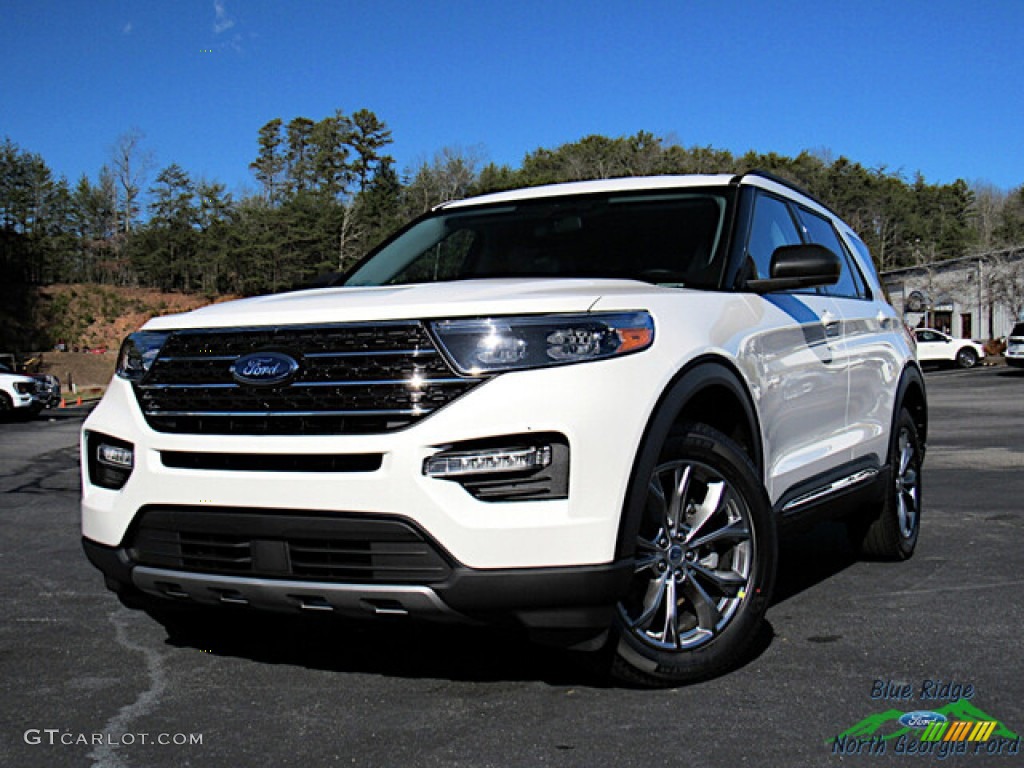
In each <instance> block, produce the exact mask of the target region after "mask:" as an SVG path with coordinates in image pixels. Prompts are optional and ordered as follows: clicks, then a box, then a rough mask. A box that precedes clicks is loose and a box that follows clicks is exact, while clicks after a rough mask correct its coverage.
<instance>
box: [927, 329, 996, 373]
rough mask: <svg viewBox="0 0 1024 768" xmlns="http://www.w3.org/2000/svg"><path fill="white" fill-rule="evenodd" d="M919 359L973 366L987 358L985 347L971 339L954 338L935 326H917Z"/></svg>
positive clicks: (962, 366)
mask: <svg viewBox="0 0 1024 768" xmlns="http://www.w3.org/2000/svg"><path fill="white" fill-rule="evenodd" d="M914 335H915V336H916V337H917V360H918V362H921V363H954V364H956V365H957V366H958V367H960V368H973V367H974V366H976V365H977V364H978V362H979V361H981V360H984V359H985V347H984V346H982V344H981V342H978V341H972V340H971V339H954V338H953V337H952V336H949V335H947V334H945V333H943V332H942V331H936V330H935V329H934V328H915V329H914Z"/></svg>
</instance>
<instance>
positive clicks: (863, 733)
mask: <svg viewBox="0 0 1024 768" xmlns="http://www.w3.org/2000/svg"><path fill="white" fill-rule="evenodd" d="M930 711H931V712H934V713H935V714H938V715H943V716H944V717H945V718H946V720H947V721H948V722H953V721H959V722H970V723H977V722H985V721H989V722H996V723H997V725H996V727H995V728H994V729H993V730H992V732H991V734H990V736H989V738H991V737H996V736H1000V737H1002V738H1004V739H1016V738H1017V734H1016V733H1014V732H1013V731H1011V730H1010V729H1009V728H1007V727H1006V725H1004V724H1003V723H1002V722H1000V721H998V720H997V719H996V718H994V717H992V716H991V715H989V714H988V713H987V712H983V711H982V710H980V709H979V708H978V707H976V706H974V705H973V704H972V703H971V702H970V701H968V700H967V699H957V700H956V701H951V702H949V703H948V704H946V705H945V706H942V707H938V708H937V709H933V710H930ZM908 714H910V712H903V711H901V710H899V709H887V710H886V711H885V712H879V713H877V714H874V715H868V716H867V717H865V718H864V719H863V720H861V721H860V722H859V723H857V724H855V725H851V726H850V727H849V728H847V729H846V730H845V731H843V732H842V733H840V734H839V735H838V736H836V737H835V738H836V739H839V740H843V739H880V740H881V741H891V740H892V739H898V738H899V737H900V736H903V735H906V734H910V735H911V738H913V737H914V736H916V735H919V734H921V732H922V731H921V729H920V728H919V727H918V728H913V727H909V726H904V725H901V724H900V718H901V717H905V716H906V715H908ZM832 741H833V739H827V740H826V741H825V743H826V744H830V743H832Z"/></svg>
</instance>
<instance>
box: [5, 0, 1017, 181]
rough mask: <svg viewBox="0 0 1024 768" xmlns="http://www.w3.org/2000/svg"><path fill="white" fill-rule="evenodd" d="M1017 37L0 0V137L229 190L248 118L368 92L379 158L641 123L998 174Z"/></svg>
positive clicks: (528, 11)
mask: <svg viewBox="0 0 1024 768" xmlns="http://www.w3.org/2000/svg"><path fill="white" fill-rule="evenodd" d="M1022 40H1024V2H1022V1H1021V0H1003V1H1002V2H993V1H990V0H977V2H970V3H968V2H948V1H947V0H932V1H931V2H918V1H917V0H897V1H896V2H893V0H887V1H885V2H858V1H857V0H846V2H832V1H831V0H817V2H801V1H793V2H786V1H785V0H773V1H772V2H761V1H759V0H720V1H718V2H712V1H711V0H708V1H707V2H696V1H694V0H675V1H674V2H644V1H643V0H635V1H634V2H628V3H627V2H609V1H606V0H590V2H585V1H584V0H577V1H576V2H560V1H559V0H540V1H535V0H518V2H505V1H498V0H495V1H494V2H491V1H490V0H475V1H471V0H446V1H444V2H440V1H433V0H420V1H419V2H412V1H411V0H410V1H409V2H401V1H399V0H375V1H374V2H356V1H355V0H333V1H328V0H307V1H306V2H292V1H291V0H174V1H173V2H172V1H171V0H164V1H162V2H160V1H158V0H88V1H86V0H65V1H64V2H57V1H56V0H0V137H4V136H6V137H9V138H11V139H12V140H13V141H14V142H15V143H16V144H18V145H19V146H20V147H21V148H22V149H24V150H28V151H31V152H36V153H39V154H40V155H42V156H43V158H44V159H45V160H46V161H47V163H48V164H49V165H50V167H51V168H52V169H53V170H54V171H55V172H56V173H57V174H58V175H64V176H66V177H67V178H68V179H69V181H71V182H74V181H76V180H77V178H78V177H79V176H81V175H82V174H83V173H84V174H88V175H89V177H90V178H93V179H94V178H95V177H96V175H97V173H98V171H99V169H100V167H101V166H102V165H103V164H104V163H105V162H107V161H108V160H109V156H110V150H111V147H112V145H113V144H114V142H115V140H116V139H117V137H118V136H119V135H121V134H123V133H125V132H127V131H129V130H130V129H138V130H140V131H141V132H142V133H143V134H144V136H145V139H144V142H143V145H144V147H145V148H146V149H147V150H149V151H150V152H151V153H152V156H153V160H154V163H155V170H157V169H159V168H162V167H165V166H167V165H169V164H170V163H172V162H173V163H178V164H179V165H181V166H182V167H184V168H185V169H186V170H187V171H188V172H189V173H190V174H191V175H192V176H193V177H194V178H207V179H209V180H214V181H220V182H223V183H225V184H226V185H227V186H228V188H229V190H232V191H234V192H236V193H238V192H244V191H245V190H246V189H249V190H254V189H255V182H254V181H253V178H252V176H251V174H250V172H249V170H248V165H249V163H250V162H251V161H252V160H253V159H254V158H255V155H256V136H257V131H258V129H259V128H260V126H262V125H263V124H264V123H266V122H267V121H268V120H270V119H272V118H275V117H280V118H282V119H283V120H284V121H285V122H287V121H288V120H290V119H292V118H293V117H297V116H305V117H309V118H312V119H314V120H316V119H320V118H323V117H326V116H328V115H331V114H333V113H334V111H335V110H336V109H341V110H343V111H344V112H346V113H349V114H350V113H352V112H354V111H356V110H357V109H360V108H366V109H370V110H372V111H374V112H375V113H376V114H377V115H378V116H379V117H380V118H381V119H382V120H384V121H385V122H386V123H387V124H388V126H389V127H390V128H391V129H392V131H393V137H394V140H395V141H394V144H393V145H392V146H391V148H390V152H391V154H392V155H393V156H394V157H395V158H396V160H397V163H398V168H399V170H400V171H402V170H407V169H413V168H415V166H416V165H418V164H419V163H420V162H422V161H424V160H429V159H430V158H431V157H432V156H433V154H434V153H435V152H437V151H438V150H440V149H441V148H443V147H446V146H448V147H457V148H461V149H463V150H467V151H471V152H473V153H475V154H477V155H479V156H480V157H481V158H482V159H483V160H485V161H494V162H497V163H508V164H510V165H512V166H517V165H519V163H520V162H521V161H522V159H523V156H524V155H525V154H526V153H528V152H531V151H533V150H535V149H537V148H538V147H546V148H554V147H556V146H558V145H560V144H563V143H566V142H572V141H576V140H578V139H580V138H582V137H583V136H586V135H588V134H594V133H596V134H604V135H607V136H625V135H630V134H633V133H635V132H636V131H639V130H645V131H650V132H652V133H654V134H656V135H659V136H663V137H668V138H671V139H673V140H675V141H677V142H678V143H680V144H682V145H683V146H687V147H689V146H695V145H700V146H706V145H710V146H713V147H716V148H719V149H728V150H730V151H732V152H734V153H738V154H741V153H743V152H745V151H747V150H750V149H754V150H757V151H761V152H770V151H774V152H779V153H782V154H787V155H796V154H798V153H799V152H800V151H801V150H803V149H811V150H819V149H827V150H829V151H830V152H831V153H832V154H833V155H834V156H839V155H845V156H847V157H849V158H851V159H852V160H855V161H857V162H860V163H862V164H864V165H866V166H868V167H872V168H874V167H882V166H884V167H886V168H887V169H889V170H891V171H900V172H902V173H904V174H906V175H907V176H908V177H910V176H912V175H913V174H914V173H916V172H918V171H920V172H921V173H923V174H924V176H925V178H926V180H927V181H929V182H932V183H946V182H951V181H954V180H955V179H957V178H964V179H965V180H967V181H969V182H975V181H982V182H988V183H992V184H994V185H996V186H997V187H1001V188H1003V189H1009V188H1012V187H1018V186H1020V185H1022V184H1024V47H1022V45H1021V41H1022ZM155 170H154V173H152V174H151V178H150V181H151V180H152V176H154V175H155Z"/></svg>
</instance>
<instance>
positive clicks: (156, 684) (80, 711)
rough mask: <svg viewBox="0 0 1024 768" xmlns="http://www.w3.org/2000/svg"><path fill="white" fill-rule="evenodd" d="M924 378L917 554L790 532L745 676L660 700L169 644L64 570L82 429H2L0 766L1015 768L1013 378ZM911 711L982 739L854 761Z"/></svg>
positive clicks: (1022, 412) (297, 646)
mask: <svg viewBox="0 0 1024 768" xmlns="http://www.w3.org/2000/svg"><path fill="white" fill-rule="evenodd" d="M927 382H928V386H929V399H930V404H931V412H932V426H931V432H930V436H929V445H928V455H927V459H926V464H925V494H926V502H925V513H924V515H925V516H924V522H923V530H922V534H921V539H920V543H919V545H918V549H917V553H916V555H915V557H914V558H913V559H912V560H910V561H909V562H907V563H902V564H889V563H868V562H858V561H857V560H855V559H854V558H853V557H852V555H851V553H850V551H849V549H848V548H847V546H846V543H845V539H844V537H843V535H842V530H841V528H840V526H838V525H837V524H823V525H820V526H818V527H816V528H814V529H813V530H810V531H807V532H805V533H802V534H799V535H796V536H791V537H790V538H788V539H787V540H786V542H785V546H784V550H783V558H784V560H783V564H782V570H781V572H780V585H779V589H778V594H777V596H776V599H775V602H774V605H773V606H772V607H771V609H770V610H769V612H768V628H767V630H766V632H765V633H764V636H763V638H761V642H760V643H759V645H758V651H757V654H756V656H755V657H754V658H752V659H751V660H750V661H749V663H747V664H746V665H745V666H743V667H742V668H741V669H739V670H737V671H735V672H733V673H731V674H729V675H727V676H725V677H721V678H718V679H716V680H712V681H709V682H706V683H702V684H699V685H694V686H690V687H687V688H680V689H675V690H663V691H644V690H633V689H626V688H614V687H608V686H606V685H604V684H602V683H601V681H600V680H599V679H598V678H595V677H594V675H593V674H592V673H591V672H590V671H589V670H588V669H587V667H586V666H585V665H582V664H580V663H578V662H577V660H575V659H574V658H572V657H569V656H567V655H566V654H564V653H561V652H558V651H554V650H549V649H545V648H540V647H537V646H533V645H530V644H527V643H525V642H524V641H523V640H522V638H519V637H516V636H512V635H509V634H507V633H504V632H498V631H490V630H465V629H452V628H438V627H421V626H417V625H409V624H406V623H404V622H400V621H397V622H388V623H383V624H367V625H358V626H354V627H353V626H344V625H334V624H329V625H328V624H319V623H312V622H308V621H283V620H280V619H275V620H270V621H256V622H251V623H246V624H245V625H244V626H241V625H240V626H235V627H219V628H217V629H216V631H214V632H211V634H210V636H209V637H208V638H206V639H205V640H203V641H193V642H182V641H180V640H174V641H172V640H170V639H168V637H167V634H166V632H165V631H164V630H163V628H162V627H161V626H160V625H159V624H157V623H155V622H153V621H152V620H151V619H149V618H147V617H146V616H145V615H143V614H140V613H135V612H131V611H128V610H127V609H124V608H122V607H121V606H120V605H119V603H118V602H117V600H116V598H115V597H114V596H113V595H111V594H110V593H108V592H107V591H106V589H105V588H104V586H103V581H102V578H101V577H100V575H99V573H98V572H97V571H95V570H94V569H93V568H92V567H91V566H90V565H89V564H88V563H87V561H86V560H85V558H84V556H83V555H82V552H81V548H80V545H79V533H78V509H77V502H78V476H77V467H76V459H77V444H76V442H75V441H76V436H77V431H78V429H79V427H80V423H81V418H82V412H80V411H75V410H67V411H59V412H56V413H55V414H54V415H53V416H50V417H48V416H46V415H45V414H44V416H42V417H40V419H38V420H36V421H32V422H5V423H0V542H2V544H0V592H2V595H3V607H4V619H3V622H2V623H0V681H2V684H0V685H2V688H0V713H2V717H0V765H3V766H26V767H28V766H58V765H60V766H64V765H67V766H102V767H103V768H116V767H120V766H132V767H136V766H138V767H141V766H231V767H232V768H235V767H236V766H264V765H265V766H300V765H301V766H314V765H315V766H320V765H346V766H350V765H354V766H389V767H390V766H474V767H478V766H524V767H525V766H529V767H530V768H536V766H581V767H582V766H587V767H593V766H644V767H645V768H651V767H652V766H684V765H700V766H827V765H865V766H871V765H876V764H888V763H893V762H895V763H896V764H905V765H923V764H933V763H934V762H936V761H939V760H940V759H943V758H947V755H949V757H948V758H947V759H945V760H943V761H944V762H947V761H948V762H950V763H951V764H957V765H1000V766H1007V767H1009V766H1017V765H1021V764H1024V762H1022V760H1024V759H1022V757H1021V755H1020V754H1019V753H1015V752H1014V750H1015V746H1014V745H1015V744H1016V749H1018V750H1019V747H1020V744H1019V741H1017V742H1014V740H1013V738H1012V737H1011V735H1008V734H1012V735H1016V734H1024V675H1022V674H1021V670H1022V669H1024V651H1022V643H1021V641H1020V627H1021V625H1022V622H1024V610H1022V609H1024V570H1022V565H1024V547H1022V546H1021V543H1022V536H1021V534H1022V531H1024V525H1022V519H1021V517H1022V507H1024V503H1022V500H1024V428H1022V425H1024V373H1021V374H1018V373H1015V372H1011V371H1008V370H1006V369H1005V368H982V369H976V370H971V371H936V372H929V373H928V375H927ZM912 710H927V711H940V712H941V711H945V712H946V713H947V714H948V715H949V719H950V720H957V719H968V718H970V717H974V718H975V719H980V720H991V721H998V723H999V729H998V730H997V731H995V733H994V735H993V737H992V738H990V739H989V740H988V741H985V742H969V741H964V742H957V743H949V744H946V746H945V747H944V748H943V749H945V754H940V747H941V745H939V744H931V743H929V744H925V743H924V742H920V741H919V740H918V739H917V737H916V736H915V737H914V738H913V739H910V740H908V739H906V738H904V739H903V742H902V744H903V747H902V749H901V748H900V743H901V742H900V740H899V739H896V738H893V739H890V740H878V739H876V740H872V736H881V735H883V734H885V735H889V734H892V733H893V732H894V730H895V729H897V728H899V726H898V725H897V724H895V722H894V718H895V717H896V716H898V715H900V714H902V713H903V712H909V711H912ZM894 712H895V714H894ZM978 713H981V714H980V715H979V714H978ZM853 731H857V732H858V733H859V735H860V737H861V738H863V739H865V741H857V740H856V739H846V740H843V741H838V740H837V738H836V737H837V736H839V735H841V734H846V735H849V734H851V733H852V732H853ZM837 744H839V745H841V746H840V747H839V748H837ZM879 744H881V745H884V746H878V745H879ZM854 745H859V746H858V747H857V749H854ZM915 747H916V748H918V749H917V750H916V751H913V752H911V751H910V749H912V748H915ZM923 747H928V748H929V749H928V751H922V749H921V748H923ZM961 747H962V748H963V751H964V752H965V754H962V755H961V754H958V751H959V750H960V748H961Z"/></svg>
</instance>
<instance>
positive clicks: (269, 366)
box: [231, 352, 299, 386]
mask: <svg viewBox="0 0 1024 768" xmlns="http://www.w3.org/2000/svg"><path fill="white" fill-rule="evenodd" d="M298 370H299V363H298V361H296V360H295V358H293V357H291V356H290V355H286V354H284V353H283V352H253V353H252V354H249V355H242V356H241V357H240V358H238V359H237V360H235V362H234V363H232V365H231V375H232V377H234V379H235V381H237V382H238V383H239V384H254V385H257V386H261V385H262V386H267V385H271V384H282V383H284V382H286V381H288V380H289V379H290V378H292V376H294V375H295V373H296V371H298Z"/></svg>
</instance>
